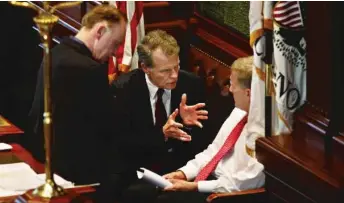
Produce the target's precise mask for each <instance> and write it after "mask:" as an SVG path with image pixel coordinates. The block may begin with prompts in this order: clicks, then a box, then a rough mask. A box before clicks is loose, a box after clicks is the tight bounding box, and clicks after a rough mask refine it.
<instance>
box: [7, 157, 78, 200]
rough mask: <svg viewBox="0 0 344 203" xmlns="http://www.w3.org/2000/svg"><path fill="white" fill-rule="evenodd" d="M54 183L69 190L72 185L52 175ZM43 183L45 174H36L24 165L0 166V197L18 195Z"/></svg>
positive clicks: (21, 163)
mask: <svg viewBox="0 0 344 203" xmlns="http://www.w3.org/2000/svg"><path fill="white" fill-rule="evenodd" d="M54 180H55V182H56V183H57V184H58V185H60V186H61V187H63V188H71V187H73V186H74V184H73V183H71V182H69V181H66V180H65V179H63V178H61V177H60V176H58V175H56V174H54ZM44 183H45V174H39V175H38V174H37V173H36V172H35V171H34V170H32V168H31V167H30V166H29V165H28V164H26V163H24V162H20V163H12V164H0V197H4V196H11V195H20V194H23V193H25V191H27V190H30V189H34V188H37V187H38V186H40V185H43V184H44Z"/></svg>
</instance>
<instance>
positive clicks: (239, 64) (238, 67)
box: [231, 56, 253, 89]
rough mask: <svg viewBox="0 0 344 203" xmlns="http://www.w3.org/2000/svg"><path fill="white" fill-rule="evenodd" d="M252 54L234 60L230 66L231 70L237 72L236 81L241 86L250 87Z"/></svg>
mask: <svg viewBox="0 0 344 203" xmlns="http://www.w3.org/2000/svg"><path fill="white" fill-rule="evenodd" d="M252 66H253V56H248V57H242V58H238V59H237V60H235V61H234V62H233V64H232V66H231V69H232V72H233V71H235V72H237V73H238V82H239V84H240V86H241V87H243V88H248V89H251V81H252Z"/></svg>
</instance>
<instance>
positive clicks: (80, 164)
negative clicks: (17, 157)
mask: <svg viewBox="0 0 344 203" xmlns="http://www.w3.org/2000/svg"><path fill="white" fill-rule="evenodd" d="M42 73H43V71H42V67H41V68H40V70H39V73H38V80H37V86H36V92H35V97H34V101H33V104H32V109H31V111H30V114H29V117H30V120H31V123H32V128H33V132H34V136H36V137H35V138H33V142H34V143H36V146H33V151H34V154H35V155H36V157H38V158H39V159H40V160H44V159H42V158H43V157H44V156H43V151H42V150H43V142H42V141H43V124H42V119H43V116H42V115H43V112H44V105H43V74H42ZM51 96H52V102H53V127H54V128H53V129H54V130H53V131H54V140H53V146H54V150H53V168H54V169H55V170H56V172H57V173H58V174H59V175H61V176H63V177H64V178H66V179H68V180H70V181H74V182H77V183H90V182H95V181H98V176H99V174H101V173H104V171H103V170H104V168H105V167H101V164H103V163H104V162H103V161H104V160H102V159H103V157H104V153H105V152H104V150H106V149H107V146H106V144H107V143H109V139H110V137H111V136H112V135H113V134H112V133H111V132H110V130H111V128H110V125H113V124H114V122H113V121H111V120H110V119H111V118H112V117H113V116H110V114H111V113H110V112H111V106H113V105H111V104H110V102H111V101H112V97H111V96H110V94H109V86H108V78H107V65H106V64H104V65H102V64H100V63H99V62H97V61H96V60H95V59H93V57H92V54H91V52H90V51H89V49H88V48H87V47H86V46H85V45H84V44H82V43H80V42H78V41H76V40H75V39H72V38H66V39H65V40H64V41H62V42H61V44H59V45H57V46H56V47H54V48H53V50H52V87H51ZM37 143H38V145H37ZM37 148H39V149H40V150H37Z"/></svg>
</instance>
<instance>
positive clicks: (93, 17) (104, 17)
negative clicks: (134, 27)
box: [81, 4, 127, 29]
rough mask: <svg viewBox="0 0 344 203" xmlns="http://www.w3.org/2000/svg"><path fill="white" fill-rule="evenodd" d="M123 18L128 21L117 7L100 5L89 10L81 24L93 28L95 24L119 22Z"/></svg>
mask: <svg viewBox="0 0 344 203" xmlns="http://www.w3.org/2000/svg"><path fill="white" fill-rule="evenodd" d="M122 20H124V21H125V22H127V18H126V16H125V15H123V13H121V12H120V11H119V10H118V9H117V8H116V7H114V6H111V5H105V4H103V5H99V6H96V7H94V8H93V9H92V10H91V11H89V12H87V13H86V14H85V15H84V17H83V18H82V21H81V25H82V27H86V28H88V29H91V28H92V27H93V26H94V25H95V24H97V23H99V22H102V21H106V22H107V23H109V24H117V23H120V22H121V21H122Z"/></svg>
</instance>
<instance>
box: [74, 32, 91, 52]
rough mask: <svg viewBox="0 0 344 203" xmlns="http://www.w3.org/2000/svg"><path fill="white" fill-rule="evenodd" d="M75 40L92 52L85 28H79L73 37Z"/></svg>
mask: <svg viewBox="0 0 344 203" xmlns="http://www.w3.org/2000/svg"><path fill="white" fill-rule="evenodd" d="M75 38H77V39H78V40H80V41H82V42H83V43H84V44H85V46H86V47H87V48H88V49H89V50H90V51H91V52H92V46H91V41H92V40H91V38H90V35H89V33H88V31H87V30H86V28H81V29H80V31H79V32H78V34H76V35H75Z"/></svg>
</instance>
